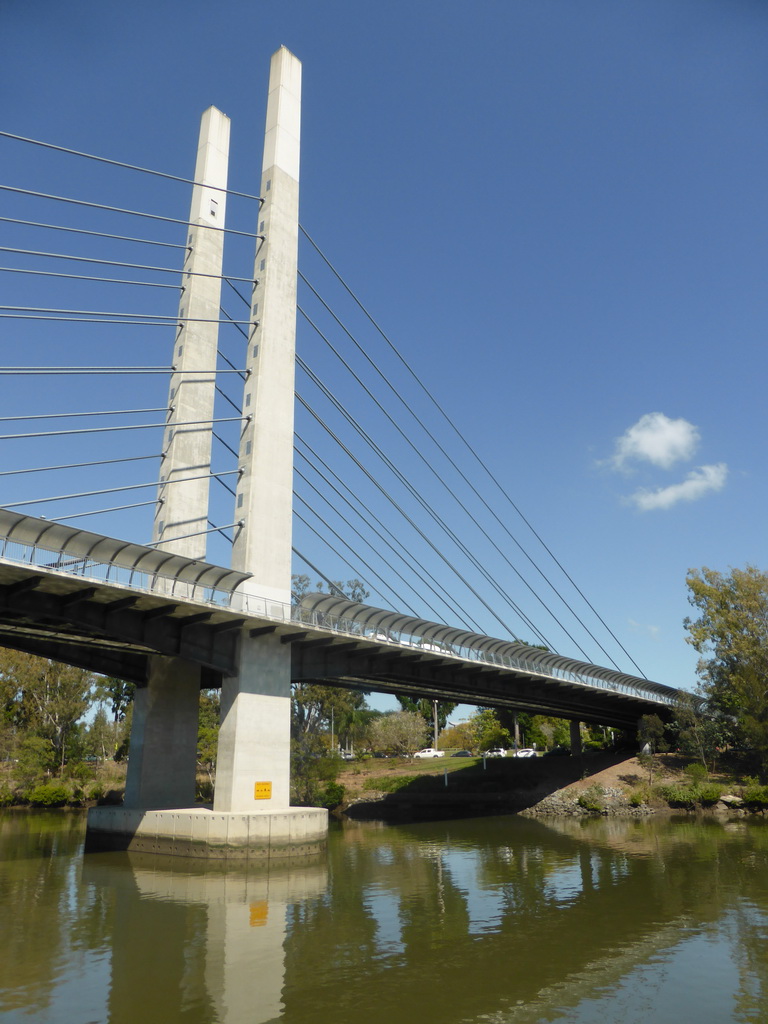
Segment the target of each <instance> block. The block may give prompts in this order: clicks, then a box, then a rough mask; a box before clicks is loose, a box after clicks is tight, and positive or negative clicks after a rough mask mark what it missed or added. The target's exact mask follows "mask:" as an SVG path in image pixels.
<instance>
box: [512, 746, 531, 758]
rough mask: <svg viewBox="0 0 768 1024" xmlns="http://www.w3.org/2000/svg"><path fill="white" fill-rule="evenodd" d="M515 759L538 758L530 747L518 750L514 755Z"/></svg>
mask: <svg viewBox="0 0 768 1024" xmlns="http://www.w3.org/2000/svg"><path fill="white" fill-rule="evenodd" d="M514 756H515V757H536V751H535V750H533V749H531V748H530V747H523V748H522V750H516V751H515V753H514Z"/></svg>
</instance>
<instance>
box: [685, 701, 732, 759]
mask: <svg viewBox="0 0 768 1024" xmlns="http://www.w3.org/2000/svg"><path fill="white" fill-rule="evenodd" d="M723 725H724V719H723V718H722V716H720V715H718V714H716V713H715V712H714V711H713V710H710V709H709V708H708V707H707V704H706V702H705V701H704V700H703V699H701V698H697V697H695V696H694V695H693V694H692V693H686V694H681V695H680V698H679V700H678V702H677V707H676V712H675V720H674V722H673V727H674V728H675V729H676V730H677V742H678V746H679V747H680V750H681V751H682V752H683V753H684V754H688V755H690V756H691V757H697V758H698V759H699V760H700V761H701V763H702V765H703V766H704V768H705V769H706V770H707V771H708V772H709V771H712V770H714V767H715V760H716V758H717V751H718V748H719V747H720V746H722V745H723V744H724V743H725V732H724V729H723Z"/></svg>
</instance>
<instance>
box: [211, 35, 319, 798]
mask: <svg viewBox="0 0 768 1024" xmlns="http://www.w3.org/2000/svg"><path fill="white" fill-rule="evenodd" d="M300 127H301V63H300V62H299V61H298V60H297V58H296V57H294V56H293V54H291V53H290V52H289V51H288V50H287V49H285V47H281V48H280V49H279V50H278V51H277V53H275V54H274V55H273V57H272V62H271V65H270V76H269V99H268V102H267V117H266V132H265V139H264V157H263V161H262V175H261V193H260V194H261V196H263V200H264V201H263V203H262V206H261V211H260V216H259V234H260V235H261V236H262V238H261V239H260V240H259V241H258V243H257V247H256V263H255V268H254V281H255V284H254V290H253V299H252V306H251V316H252V320H253V328H252V331H251V334H250V338H249V341H248V353H247V358H246V364H245V365H246V369H247V371H248V375H247V380H246V384H245V391H244V396H243V414H244V416H245V417H246V419H245V420H244V423H243V430H242V436H241V442H240V458H239V463H238V465H239V470H240V476H239V480H238V486H237V497H236V499H235V518H236V519H237V520H239V521H240V522H241V525H240V526H239V528H238V530H237V534H236V539H235V544H234V548H233V555H232V565H233V567H234V568H237V569H242V570H244V571H247V572H251V573H253V576H252V578H251V580H249V581H247V582H246V584H245V585H244V586H243V587H242V590H243V592H244V599H245V601H246V602H247V603H246V606H245V607H246V610H247V609H248V608H251V610H253V611H256V610H259V605H261V607H262V608H264V610H266V611H267V612H268V613H269V612H270V610H271V609H270V604H274V605H276V606H277V608H279V609H280V611H282V606H284V605H286V604H289V603H290V593H291V527H292V508H293V501H292V490H293V408H294V376H295V358H296V278H297V272H298V236H299V146H300ZM280 611H278V614H280ZM290 695H291V652H290V647H289V646H287V645H285V644H281V642H280V639H279V637H277V636H275V635H274V634H273V635H268V636H260V637H251V636H250V635H249V634H248V633H247V632H245V633H244V634H243V636H242V637H241V642H240V649H239V660H238V671H237V674H236V675H234V676H229V677H225V678H224V680H223V683H222V691H221V727H220V730H219V749H218V760H217V766H216V793H215V798H214V810H215V811H238V812H242V811H270V812H271V811H279V810H283V809H286V808H287V807H289V805H290V786H289V784H290Z"/></svg>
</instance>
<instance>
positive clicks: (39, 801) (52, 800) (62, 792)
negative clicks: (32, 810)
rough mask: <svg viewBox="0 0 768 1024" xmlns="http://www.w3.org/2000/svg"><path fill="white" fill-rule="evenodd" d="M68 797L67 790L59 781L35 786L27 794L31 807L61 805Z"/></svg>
mask: <svg viewBox="0 0 768 1024" xmlns="http://www.w3.org/2000/svg"><path fill="white" fill-rule="evenodd" d="M68 799H69V791H68V790H67V787H66V786H62V785H61V783H60V782H46V783H43V785H40V786H35V788H34V789H33V790H32V791H31V793H30V794H29V802H30V803H31V804H32V806H33V807H63V806H64V804H65V803H66V802H67V800H68Z"/></svg>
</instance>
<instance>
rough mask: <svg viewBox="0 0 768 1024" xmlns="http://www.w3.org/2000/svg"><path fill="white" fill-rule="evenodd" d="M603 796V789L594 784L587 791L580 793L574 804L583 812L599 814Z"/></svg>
mask: <svg viewBox="0 0 768 1024" xmlns="http://www.w3.org/2000/svg"><path fill="white" fill-rule="evenodd" d="M604 796H605V793H604V792H603V787H602V786H598V785H597V784H595V785H594V786H590V787H589V789H585V790H584V792H583V793H580V794H579V796H578V798H577V801H576V802H577V803H578V805H579V807H583V808H584V810H585V811H593V812H599V811H602V809H603V797H604Z"/></svg>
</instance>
